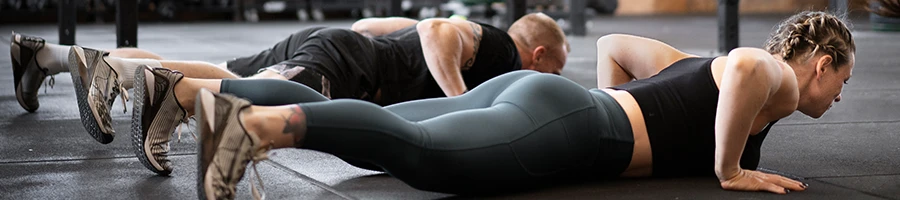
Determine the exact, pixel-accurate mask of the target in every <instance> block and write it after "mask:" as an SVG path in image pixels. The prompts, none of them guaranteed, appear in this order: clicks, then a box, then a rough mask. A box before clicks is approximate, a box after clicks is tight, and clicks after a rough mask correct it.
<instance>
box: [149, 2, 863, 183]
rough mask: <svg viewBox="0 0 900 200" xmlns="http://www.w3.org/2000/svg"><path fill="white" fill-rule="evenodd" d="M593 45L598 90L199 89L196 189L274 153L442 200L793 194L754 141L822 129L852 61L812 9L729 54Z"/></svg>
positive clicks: (231, 179) (648, 43)
mask: <svg viewBox="0 0 900 200" xmlns="http://www.w3.org/2000/svg"><path fill="white" fill-rule="evenodd" d="M597 43H598V53H599V55H598V80H599V83H598V86H599V87H600V88H605V87H610V88H608V89H600V90H597V89H592V90H585V89H584V88H582V87H580V86H579V85H577V84H575V83H574V82H572V81H569V80H567V79H565V78H562V77H559V76H552V75H546V74H538V73H533V72H525V71H523V72H514V73H508V74H505V75H502V76H499V77H497V78H494V79H491V80H489V81H487V82H485V83H484V84H482V85H480V86H478V87H476V88H475V89H473V90H472V91H470V92H468V93H466V94H464V95H461V96H459V97H450V98H436V99H426V100H418V101H411V102H405V103H400V104H395V105H391V106H388V107H384V108H382V107H379V106H377V105H374V104H370V103H367V102H363V101H356V100H332V101H329V100H328V99H327V98H324V97H322V96H320V95H316V94H317V93H316V92H315V91H312V90H309V89H308V88H304V87H303V86H301V85H294V86H296V87H297V90H306V91H307V92H299V93H294V94H297V95H298V96H292V97H288V98H285V99H286V100H285V101H297V102H295V103H298V104H293V105H283V106H255V105H250V103H249V102H248V101H246V100H243V99H239V98H236V97H234V96H231V95H225V94H213V93H211V92H207V91H205V90H204V91H201V92H199V94H198V96H197V98H198V99H197V100H196V106H195V112H196V113H197V118H198V126H197V129H199V132H200V133H201V134H200V135H201V137H202V139H201V145H200V149H199V158H198V159H199V160H198V164H199V165H200V166H199V170H198V179H199V181H198V187H197V189H198V192H199V194H200V196H201V197H203V198H210V199H212V198H216V199H219V198H231V197H233V195H234V191H235V188H234V187H235V185H236V184H237V182H238V181H239V180H240V179H241V177H242V176H243V174H244V170H245V168H246V166H247V163H249V162H250V161H254V163H255V162H256V161H259V160H262V159H265V158H266V152H267V151H268V150H270V149H271V148H305V149H311V150H317V151H322V152H326V153H330V154H334V155H336V156H338V157H341V158H343V159H347V160H353V161H355V162H359V163H366V164H369V165H370V166H371V165H374V166H377V167H379V168H380V169H383V170H384V171H386V172H387V173H389V174H390V175H392V176H395V177H397V178H398V179H400V180H402V181H404V182H405V183H407V184H409V185H411V186H412V187H415V188H418V189H422V190H428V191H437V192H446V193H479V192H486V191H487V192H496V191H503V190H515V189H523V188H531V187H536V186H541V185H543V184H552V183H555V182H560V181H570V180H575V179H577V180H590V179H594V178H604V177H617V176H688V175H703V174H707V175H713V174H714V175H715V176H716V177H718V178H719V181H720V182H721V186H722V188H724V189H727V190H747V191H769V192H774V193H780V194H784V193H786V192H788V191H789V190H795V191H802V190H805V188H806V185H805V184H803V183H800V182H798V181H795V180H791V179H788V178H785V177H782V176H779V175H774V174H767V173H763V172H759V171H755V169H756V167H757V163H758V160H759V145H760V144H761V142H762V140H763V139H764V137H765V136H766V134H767V133H768V130H769V128H770V127H771V125H772V124H774V123H775V122H776V121H777V120H779V119H781V118H783V117H786V116H788V115H789V114H790V113H792V112H794V111H795V110H796V111H800V112H802V113H804V114H806V115H809V116H811V117H814V118H818V117H820V116H822V114H824V113H825V112H826V111H827V110H828V108H830V107H831V105H832V104H833V103H834V102H837V101H840V99H841V95H840V94H841V90H842V86H843V84H844V83H846V81H847V80H848V79H849V77H850V75H851V71H852V69H853V63H854V62H855V61H854V59H855V55H854V54H855V45H854V43H853V39H852V36H851V34H850V31H849V29H848V28H847V26H846V25H845V24H844V23H843V22H842V21H841V20H840V19H838V18H836V17H834V16H832V15H829V14H825V13H822V12H803V13H799V14H797V15H795V16H792V17H790V18H788V19H786V20H785V21H784V22H783V23H782V24H781V25H779V26H778V28H777V30H776V32H775V33H774V34H773V35H772V37H771V38H770V39H769V40H768V42H767V44H766V49H765V50H762V49H755V48H738V49H735V50H733V51H731V52H730V53H729V54H728V55H727V56H722V57H715V58H699V57H697V56H694V55H689V54H685V53H683V52H681V51H678V50H677V49H674V48H672V47H671V46H668V45H666V44H664V43H661V42H659V41H655V40H651V39H646V38H640V37H635V36H628V35H609V36H605V37H603V38H600V39H599V40H598V42H597ZM148 70H149V69H148ZM238 82H241V81H238ZM231 84H235V83H231ZM241 84H257V83H249V82H246V83H244V82H242V83H241ZM260 84H261V85H263V84H262V83H260ZM273 84H279V83H274V82H273V83H264V85H273ZM220 92H222V93H230V94H233V95H235V96H240V97H244V98H247V99H249V100H250V101H253V102H257V99H271V97H269V96H256V95H255V94H249V93H245V91H242V90H229V91H224V90H223V91H220ZM270 103H276V102H270ZM282 103H288V102H282ZM236 161H237V162H236Z"/></svg>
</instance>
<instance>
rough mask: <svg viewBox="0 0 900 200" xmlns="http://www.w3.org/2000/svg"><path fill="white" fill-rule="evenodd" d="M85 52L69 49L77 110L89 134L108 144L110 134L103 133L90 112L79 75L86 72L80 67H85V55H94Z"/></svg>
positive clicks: (85, 92) (85, 90)
mask: <svg viewBox="0 0 900 200" xmlns="http://www.w3.org/2000/svg"><path fill="white" fill-rule="evenodd" d="M88 53H91V54H95V53H96V52H95V51H89V52H88ZM85 54H86V53H85V52H84V51H83V50H81V49H80V48H76V47H74V46H73V47H72V48H71V49H70V50H69V66H68V67H69V74H70V75H72V85H75V96H76V99H77V100H78V111H79V113H80V114H81V124H82V125H84V129H85V130H86V131H87V132H88V133H89V134H91V136H92V137H93V138H94V139H95V140H97V142H100V144H109V143H110V142H112V141H113V137H114V136H113V135H112V134H105V133H103V132H102V131H101V130H100V124H99V123H97V118H99V117H98V116H96V115H95V114H94V112H92V109H91V106H90V105H89V104H88V99H87V97H88V92H87V89H86V88H85V86H84V82H82V80H81V77H82V76H83V75H84V74H85V73H87V72H84V71H82V70H81V69H87V66H84V63H85V62H84V60H86V59H85V57H86V56H91V57H94V56H96V55H85Z"/></svg>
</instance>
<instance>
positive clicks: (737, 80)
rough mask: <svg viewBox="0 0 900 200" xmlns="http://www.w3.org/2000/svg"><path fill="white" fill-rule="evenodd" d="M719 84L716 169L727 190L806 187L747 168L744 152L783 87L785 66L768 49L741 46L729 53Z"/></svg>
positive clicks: (797, 188)
mask: <svg viewBox="0 0 900 200" xmlns="http://www.w3.org/2000/svg"><path fill="white" fill-rule="evenodd" d="M725 65H726V66H725V69H724V71H723V72H722V81H721V84H720V86H719V102H718V106H717V108H716V122H715V134H716V135H715V138H716V151H715V152H716V153H715V172H716V176H717V177H718V178H719V181H720V182H721V186H722V188H724V189H727V190H744V191H770V192H774V193H779V194H784V193H787V191H786V190H785V189H790V190H803V189H804V188H803V187H804V186H801V183H800V182H797V181H794V180H791V179H788V178H785V177H782V176H779V175H774V174H767V173H762V172H757V171H751V170H744V169H741V167H740V160H741V154H742V153H743V152H744V146H745V144H746V143H747V138H748V137H749V135H750V130H751V127H752V124H753V122H754V121H755V120H757V117H758V116H759V113H760V111H761V110H762V109H763V106H764V105H766V102H767V101H770V100H772V99H774V98H773V96H774V95H775V94H776V92H777V91H778V88H780V87H781V83H782V80H783V79H782V77H783V76H782V75H783V74H782V72H783V71H782V68H781V67H782V66H781V65H780V64H779V63H778V61H776V60H775V59H774V57H772V55H771V54H769V53H768V52H766V51H763V50H762V49H756V48H738V49H735V50H732V51H731V52H730V53H729V54H728V60H727V61H726V64H725Z"/></svg>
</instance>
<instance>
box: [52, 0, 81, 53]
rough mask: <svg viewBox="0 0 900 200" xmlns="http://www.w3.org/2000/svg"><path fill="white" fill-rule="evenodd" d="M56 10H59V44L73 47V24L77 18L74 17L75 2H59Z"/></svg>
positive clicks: (60, 0)
mask: <svg viewBox="0 0 900 200" xmlns="http://www.w3.org/2000/svg"><path fill="white" fill-rule="evenodd" d="M57 3H58V7H57V9H58V10H59V15H58V18H59V21H58V22H57V23H59V24H58V25H59V44H64V45H75V24H76V20H77V19H78V16H77V15H76V14H77V12H76V9H75V5H76V2H75V0H59V1H58V2H57Z"/></svg>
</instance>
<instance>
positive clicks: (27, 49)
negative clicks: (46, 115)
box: [9, 32, 55, 112]
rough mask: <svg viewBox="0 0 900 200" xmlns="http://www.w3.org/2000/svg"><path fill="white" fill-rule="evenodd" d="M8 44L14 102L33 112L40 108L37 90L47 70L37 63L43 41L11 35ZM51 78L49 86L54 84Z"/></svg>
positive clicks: (41, 39)
mask: <svg viewBox="0 0 900 200" xmlns="http://www.w3.org/2000/svg"><path fill="white" fill-rule="evenodd" d="M10 38H12V39H11V42H10V44H9V57H10V59H11V60H12V69H13V81H15V82H14V87H15V88H16V100H18V101H19V105H20V106H22V108H24V109H25V110H26V111H28V112H34V111H35V110H37V109H38V107H40V106H41V104H40V103H39V102H38V97H37V94H38V89H40V88H41V84H42V83H43V82H44V78H46V77H47V76H48V74H47V69H45V68H43V67H41V66H40V65H38V63H37V59H36V58H37V52H38V51H39V50H41V49H42V48H44V39H43V38H40V37H34V36H27V35H22V34H18V33H16V32H13V33H12V36H11V37H10ZM54 82H55V81H54V79H53V77H52V76H51V77H50V81H49V83H48V84H49V85H51V87H52V85H53V84H54Z"/></svg>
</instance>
